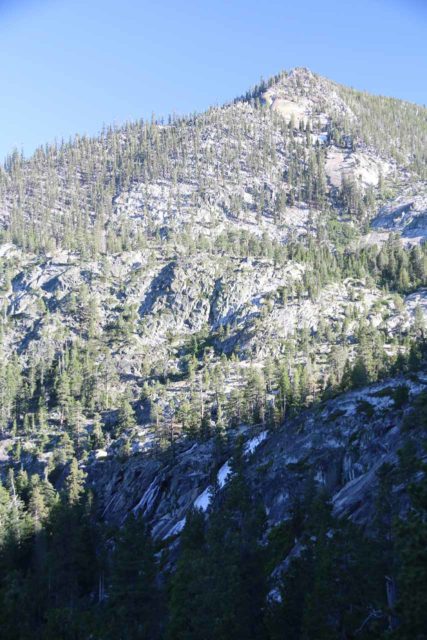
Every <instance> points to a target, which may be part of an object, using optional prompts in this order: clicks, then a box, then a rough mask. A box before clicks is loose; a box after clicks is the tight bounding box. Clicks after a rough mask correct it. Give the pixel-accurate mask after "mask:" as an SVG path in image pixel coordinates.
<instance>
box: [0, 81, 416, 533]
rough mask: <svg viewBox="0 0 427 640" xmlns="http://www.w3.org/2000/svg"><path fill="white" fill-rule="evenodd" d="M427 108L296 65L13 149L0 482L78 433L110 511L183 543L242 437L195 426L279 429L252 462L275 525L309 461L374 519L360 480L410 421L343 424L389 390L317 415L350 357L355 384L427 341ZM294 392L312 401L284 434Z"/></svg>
mask: <svg viewBox="0 0 427 640" xmlns="http://www.w3.org/2000/svg"><path fill="white" fill-rule="evenodd" d="M426 121H427V116H426V110H425V109H422V108H421V107H417V106H416V105H408V104H406V103H402V102H399V101H392V100H389V99H385V98H384V99H382V98H376V97H373V96H367V95H366V94H359V93H358V92H355V91H353V90H350V89H346V88H345V87H341V86H340V85H337V84H335V83H333V82H332V81H330V80H328V79H325V78H321V77H319V76H317V75H315V74H313V73H312V72H310V71H309V70H307V69H294V70H292V71H291V72H289V73H283V74H280V75H279V76H277V77H276V78H273V79H272V80H271V81H269V82H268V83H264V84H262V85H260V86H259V87H256V88H255V89H254V90H253V91H251V92H249V93H248V95H247V96H245V97H244V98H241V99H238V100H236V101H234V102H233V103H230V104H228V105H225V106H223V107H219V108H213V109H211V110H209V111H208V112H206V113H204V114H199V115H196V116H192V117H189V118H183V119H170V120H169V121H168V122H167V123H166V122H164V121H161V122H158V123H155V122H151V123H134V124H129V125H126V126H125V127H123V128H120V129H108V130H106V131H104V132H103V134H102V135H101V136H99V137H98V138H95V139H86V138H77V139H76V140H74V141H72V142H70V143H67V144H62V145H60V146H58V147H51V148H46V149H40V150H38V151H37V152H36V153H35V155H34V157H32V158H31V159H29V160H24V159H22V158H20V157H19V155H18V154H16V153H15V154H12V156H11V157H10V158H8V159H7V162H6V165H5V167H4V168H3V169H2V171H1V173H0V224H1V229H2V231H1V244H0V286H1V298H0V307H1V317H2V331H1V352H0V362H1V372H0V382H1V388H0V409H1V424H0V428H1V433H2V436H3V446H2V451H3V458H2V459H3V471H4V475H5V474H6V467H7V466H10V465H12V466H14V467H15V468H16V469H18V468H19V466H22V465H24V466H26V467H27V468H28V469H29V470H30V471H31V469H43V468H44V469H45V473H46V475H48V474H52V473H53V475H52V477H57V476H58V474H59V471H60V470H61V469H62V470H64V469H66V468H67V462H69V460H68V461H67V458H65V460H64V459H62V460H61V462H60V463H58V459H60V455H59V454H58V447H59V448H61V447H62V446H63V443H62V445H58V443H61V442H62V441H61V437H62V436H63V435H64V433H66V434H67V435H68V436H69V437H71V439H72V441H73V446H74V453H75V454H76V456H77V457H78V458H79V459H80V461H81V464H82V465H84V467H85V468H86V470H87V471H88V473H89V477H90V482H91V483H93V486H94V487H95V488H96V493H97V495H98V497H99V500H100V509H101V512H102V513H103V517H105V518H111V519H112V520H113V521H115V522H120V521H122V520H123V519H124V518H125V516H126V514H127V513H128V512H129V511H131V510H135V509H136V510H142V511H144V513H145V514H146V515H147V517H149V518H150V521H151V523H152V525H153V532H154V534H155V536H157V537H159V538H165V537H170V536H172V535H173V533H174V532H175V533H176V532H177V531H178V530H179V528H180V526H182V523H183V521H184V518H185V514H186V512H187V510H188V508H189V507H190V506H191V505H192V504H194V503H195V501H196V502H197V500H198V498H200V496H204V497H202V498H200V501H201V504H203V505H204V504H205V502H206V494H205V493H204V492H205V491H206V488H207V485H208V484H209V483H210V481H211V476H212V474H215V472H216V471H217V470H218V469H219V470H220V471H221V470H222V471H221V474H222V475H221V476H220V477H221V478H222V480H219V484H221V482H223V483H224V484H225V479H224V478H225V476H224V474H225V470H226V468H225V470H224V467H223V465H224V464H226V463H227V460H228V456H229V455H230V448H231V445H230V442H228V444H227V445H226V446H225V445H223V446H225V449H224V450H222V449H221V448H220V449H218V447H217V444H215V440H213V439H211V438H209V437H207V438H204V442H203V443H195V442H194V430H196V431H197V429H199V427H200V425H201V424H202V425H205V427H207V428H208V430H209V431H210V434H211V433H212V431H215V430H217V431H218V433H220V434H221V437H222V438H223V439H224V438H225V435H226V438H225V439H226V440H227V441H233V440H235V439H236V437H237V434H238V432H239V430H241V431H242V432H243V433H244V434H245V438H246V439H250V437H252V430H253V429H254V427H253V426H251V427H249V426H246V425H247V423H248V422H252V423H256V424H260V423H261V424H262V425H263V426H262V427H261V428H260V429H258V431H261V433H262V434H264V433H267V431H266V429H267V426H266V425H267V424H268V425H269V428H270V427H272V426H273V425H274V426H275V427H276V428H278V431H275V432H274V433H271V434H270V432H269V435H268V437H267V438H266V439H265V441H263V442H262V444H260V446H259V448H258V447H257V449H256V451H255V452H254V453H253V455H252V454H251V455H250V456H249V457H250V465H249V470H248V478H250V481H251V482H253V483H254V486H258V485H259V489H260V490H261V491H262V493H263V496H264V500H265V505H266V507H267V510H268V512H269V517H270V518H271V520H272V523H276V522H278V521H280V519H281V518H285V517H286V510H287V498H286V496H287V493H288V492H289V490H290V486H291V485H293V484H294V483H295V482H296V481H297V480H298V478H299V475H298V474H299V473H302V471H301V470H300V471H299V469H300V467H301V469H303V470H305V471H307V474H306V475H307V478H308V477H309V476H310V474H312V473H313V474H314V475H315V476H316V478H317V481H318V482H319V483H325V484H326V485H328V489H329V490H330V492H331V494H332V495H333V496H334V501H335V504H336V508H337V510H338V511H339V512H340V513H351V514H353V517H355V518H359V515H358V514H359V512H360V513H362V512H365V511H367V512H369V510H370V508H371V507H369V506H366V505H365V499H364V497H363V496H362V497H361V496H360V495H359V492H360V491H365V489H366V491H367V493H369V488H370V482H371V480H370V478H371V479H372V478H373V477H374V472H375V469H376V468H377V466H378V465H379V464H380V463H381V461H382V460H383V458H384V456H386V458H387V456H391V457H393V456H395V453H396V450H397V448H398V447H399V437H398V435H397V434H398V429H399V425H398V424H393V423H394V422H396V423H398V422H399V421H400V420H401V416H398V415H395V413H394V411H393V409H389V407H388V404H387V403H386V402H385V400H384V401H383V402H382V404H381V406H380V407H379V404H380V403H378V402H377V405H378V406H377V408H375V411H374V416H372V417H371V419H370V422H369V428H365V426H364V418H363V416H361V415H359V414H357V412H356V414H355V415H353V414H352V413H351V412H347V413H346V414H342V415H341V417H340V418H339V419H338V418H337V419H334V420H332V419H331V418H330V415H331V414H334V413H337V412H338V413H339V412H341V411H342V409H341V406H344V407H346V406H354V403H355V402H356V404H357V402H361V401H362V400H365V395H366V394H367V396H369V397H371V396H370V394H372V393H374V392H375V389H376V390H377V391H378V390H380V388H379V387H378V388H374V389H371V390H369V389H367V390H365V391H358V392H357V394H358V395H357V394H356V396H354V397H353V396H352V395H351V394H350V395H348V396H344V397H343V398H342V399H340V400H332V401H330V404H328V405H326V406H324V407H323V409H321V410H320V409H310V410H308V409H307V407H308V406H311V405H312V403H315V402H317V401H318V399H319V398H320V397H321V396H322V394H323V393H324V392H325V390H326V391H328V389H329V390H330V389H334V392H337V390H338V389H339V388H345V385H343V386H342V387H340V385H341V384H343V383H342V379H343V376H344V373H345V371H344V370H345V366H346V364H347V365H348V367H351V366H353V364H354V363H355V362H357V359H358V358H362V359H364V366H365V369H366V372H365V373H366V379H365V380H364V384H368V383H370V382H373V381H374V380H376V379H377V378H381V377H383V376H384V375H386V373H387V371H388V369H387V367H389V368H390V367H391V365H392V364H393V363H394V364H395V363H396V362H397V363H399V358H400V359H402V358H403V360H405V358H406V361H405V362H406V364H405V365H404V368H405V369H407V368H409V365H408V364H407V360H408V358H409V357H410V354H411V345H410V341H411V340H416V339H422V338H424V336H425V333H424V332H425V327H424V324H423V323H424V320H423V318H425V317H426V315H427V306H426V300H427V294H426V288H425V287H426V284H427V281H426V262H427V259H426V252H425V247H424V248H423V244H422V243H423V241H424V240H425V237H426V228H425V227H426V226H425V217H426V198H425V183H424V178H425V173H424V171H425V162H424V161H425V157H424V156H423V155H422V154H423V146H422V142H423V140H425V138H426V135H427V133H426V130H427V127H426ZM372 123H375V127H374V128H373V127H372ZM399 123H400V125H399ZM398 125H399V126H398ZM381 128H382V134H381V135H379V130H380V129H381ZM387 128H388V129H389V131H391V132H392V133H393V135H392V136H389V138H388V139H387V141H385V138H386V137H387ZM415 131H417V136H418V137H416V136H415V135H414V132H415ZM392 232H393V233H392ZM394 233H397V234H398V235H399V234H400V239H399V237H398V238H396V237H394ZM374 242H375V243H378V245H383V246H385V247H386V252H385V253H381V252H380V249H379V247H377V246H376V245H374ZM407 243H409V244H411V245H412V249H411V248H410V247H408V248H405V245H406V244H407ZM363 247H364V248H365V249H364V251H365V252H364V253H363V251H362V249H361V248H363ZM365 337H366V339H367V340H368V343H369V340H370V341H371V344H368V347H367V346H366V344H365V343H364V340H365ZM368 352H371V353H372V354H375V358H376V359H375V362H368V360H369V357H368V356H370V355H371V353H368ZM402 366H403V365H402ZM418 366H421V365H420V363H418ZM283 371H285V372H286V375H287V376H288V377H289V383H290V384H291V386H292V385H293V387H294V389H293V391H292V393H291V392H289V391H286V393H287V394H288V395H287V396H286V397H285V398H282V396H281V395H280V394H282V395H283V394H284V393H285V392H284V391H283V384H285V383H283V375H284V374H283ZM280 372H282V373H281V374H280ZM279 374H280V375H282V378H281V380H282V382H280V380H279V378H280V375H279ZM282 383H283V384H282ZM281 384H282V387H281V386H280V385H281ZM387 384H389V383H387ZM393 384H394V383H393ZM396 384H397V383H396ZM408 384H409V382H408ZM423 384H424V383H423V382H422V381H419V382H417V383H416V384H415V383H411V385H412V386H411V385H410V386H411V393H413V394H415V393H418V392H419V391H420V389H421V387H422V385H423ZM417 385H418V386H417ZM285 386H286V385H285ZM347 388H348V385H347ZM286 393H285V395H286ZM355 393H356V392H355ZM364 394H365V395H364ZM291 396H292V398H291ZM124 397H125V398H126V402H127V403H128V405H129V406H127V405H126V407H123V406H122V399H123V398H124ZM295 397H298V400H295ZM242 398H243V399H242ZM292 403H293V405H298V407H296V406H293V405H292ZM288 405H289V407H291V406H292V415H294V416H295V415H296V413H297V412H298V411H299V410H301V411H303V412H305V411H308V412H307V413H302V414H301V415H302V417H301V418H292V420H294V422H292V424H291V425H290V426H289V425H288V424H287V425H286V426H285V427H279V425H280V424H281V423H282V422H283V420H284V418H285V413H286V411H287V408H288ZM338 405H339V406H338ZM383 405H384V406H383ZM129 407H130V409H129ZM285 409H286V411H285ZM296 409H298V411H296ZM120 411H121V412H122V414H123V415H122V414H120ZM129 411H130V412H131V413H132V416H131V417H129ZM319 411H320V413H319ZM126 412H127V413H126ZM255 414H256V415H255ZM120 415H122V418H123V419H122V422H120V420H121V418H120V419H119V418H118V416H120ZM123 416H124V417H123ZM126 416H127V418H128V419H125V418H126ZM99 417H100V420H101V431H103V433H102V437H97V438H95V439H94V437H93V434H94V430H95V427H94V425H95V423H96V421H97V420H98V419H99ZM301 420H303V423H301ZM236 423H237V424H236ZM118 424H121V425H122V426H121V427H120V429H119V428H118V426H117V425H118ZM300 424H302V425H303V426H302V427H301V429H302V431H301V433H298V429H299V427H298V425H300ZM233 429H234V431H233ZM363 429H365V432H366V433H364V434H362V435H361V430H363ZM396 430H397V431H396ZM254 431H255V435H256V429H254ZM189 433H190V435H189ZM291 434H294V435H291ZM255 435H254V436H253V437H255ZM258 435H259V434H258ZM359 440H360V443H361V446H360V447H359V448H358V445H357V446H356V444H355V443H356V442H357V443H359ZM171 443H172V444H171ZM171 446H172V448H176V451H175V449H174V454H173V455H174V457H172V458H170V456H171V455H172V454H171V451H170V449H171ZM384 447H385V449H387V452H386V453H384ZM118 456H121V458H123V456H125V457H126V458H127V461H126V462H120V461H118ZM121 458H120V459H121ZM387 460H388V458H387ZM61 465H62V466H61ZM292 465H294V466H292ZM262 468H265V471H262V472H261V471H260V472H259V477H258V476H257V473H258V472H257V471H256V469H262ZM55 471H56V476H55ZM59 475H60V474H59ZM257 478H258V479H257ZM357 478H361V480H360V481H359V482H357V481H356V480H357ZM260 483H261V484H260ZM358 500H360V501H361V503H363V505H364V506H363V508H362V507H358V506H357V505H356V506H354V505H355V502H357V501H358ZM363 517H365V516H363ZM360 518H362V516H360ZM180 523H181V524H180Z"/></svg>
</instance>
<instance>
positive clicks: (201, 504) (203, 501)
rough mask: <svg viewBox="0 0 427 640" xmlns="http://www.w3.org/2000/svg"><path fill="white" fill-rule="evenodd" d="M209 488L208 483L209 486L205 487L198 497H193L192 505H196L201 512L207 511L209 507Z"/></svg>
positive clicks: (210, 488)
mask: <svg viewBox="0 0 427 640" xmlns="http://www.w3.org/2000/svg"><path fill="white" fill-rule="evenodd" d="M211 490H212V487H211V486H210V485H209V487H207V489H205V490H204V491H203V493H201V494H200V495H199V497H198V498H196V499H195V501H194V506H195V507H196V509H201V510H202V511H203V512H205V511H207V508H208V507H209V504H210V501H211Z"/></svg>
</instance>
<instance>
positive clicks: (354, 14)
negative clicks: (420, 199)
mask: <svg viewBox="0 0 427 640" xmlns="http://www.w3.org/2000/svg"><path fill="white" fill-rule="evenodd" d="M0 61H1V62H0V87H1V99H0V122H1V137H0V159H1V158H3V157H4V156H5V155H6V153H9V152H10V151H11V150H12V148H13V147H15V146H16V147H18V149H23V150H24V152H25V153H26V154H29V153H31V152H32V151H33V150H34V149H35V147H36V146H38V145H40V144H43V143H45V142H48V141H53V140H54V139H55V138H57V139H60V138H61V137H64V138H66V139H68V138H69V136H70V135H72V134H74V133H76V132H79V133H89V134H94V133H97V132H98V131H99V130H100V129H101V127H102V125H103V123H112V122H117V123H120V122H123V121H125V120H127V119H134V118H139V117H150V116H151V114H152V113H153V112H154V113H155V114H156V115H167V114H168V113H172V112H175V113H188V112H190V111H195V110H197V111H199V110H202V109H204V108H206V107H208V106H209V105H211V104H217V103H222V102H224V101H227V100H230V99H232V98H233V97H235V96H236V95H239V94H241V93H243V92H245V91H246V90H247V89H248V88H249V87H250V86H252V85H253V84H255V83H256V82H257V81H258V80H259V78H260V77H261V76H264V77H268V76H269V75H272V74H274V73H277V72H278V71H279V70H281V69H288V68H291V67H294V66H308V67H310V68H311V69H313V70H314V71H316V72H318V73H320V74H323V75H326V76H329V77H330V78H332V79H334V80H337V81H339V82H342V83H345V84H348V85H351V86H354V87H357V88H360V89H366V90H368V91H372V92H375V93H382V94H386V95H394V96H397V97H400V98H403V99H406V100H410V101H413V102H418V103H421V104H427V0H293V1H292V2H290V1H289V0H277V1H275V0H199V1H195V0H164V1H163V2H162V3H161V4H158V3H155V2H153V1H150V2H148V1H146V0H139V1H138V0H36V1H34V0H33V1H32V0H0Z"/></svg>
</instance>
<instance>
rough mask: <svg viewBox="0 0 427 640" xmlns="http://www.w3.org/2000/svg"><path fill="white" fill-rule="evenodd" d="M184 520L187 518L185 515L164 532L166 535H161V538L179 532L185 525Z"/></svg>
mask: <svg viewBox="0 0 427 640" xmlns="http://www.w3.org/2000/svg"><path fill="white" fill-rule="evenodd" d="M186 520H187V519H186V517H185V516H184V517H183V518H182V519H181V520H178V522H177V523H176V524H174V526H173V527H172V529H170V530H169V531H168V532H167V533H166V535H164V536H163V540H166V538H171V537H172V536H176V535H177V534H178V533H181V531H182V530H183V528H184V527H185V522H186Z"/></svg>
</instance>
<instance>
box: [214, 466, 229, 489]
mask: <svg viewBox="0 0 427 640" xmlns="http://www.w3.org/2000/svg"><path fill="white" fill-rule="evenodd" d="M230 473H231V468H230V461H229V460H227V462H225V463H224V464H223V465H222V467H221V469H220V470H219V471H218V474H217V480H218V484H219V486H220V488H221V489H222V488H223V486H224V485H225V483H226V482H227V479H228V476H229V475H230Z"/></svg>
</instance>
